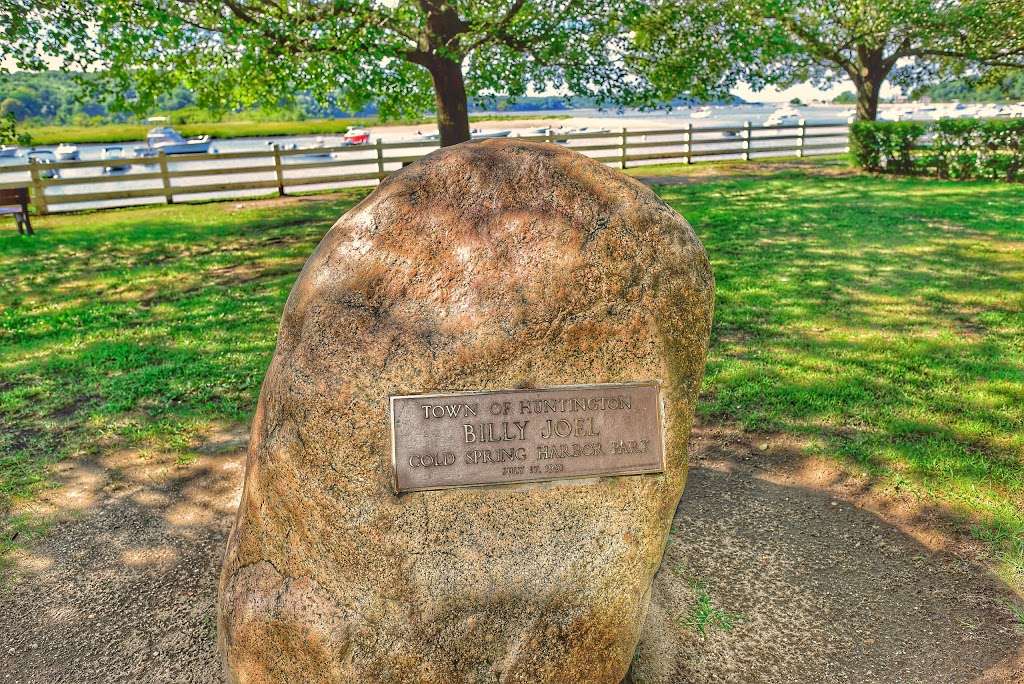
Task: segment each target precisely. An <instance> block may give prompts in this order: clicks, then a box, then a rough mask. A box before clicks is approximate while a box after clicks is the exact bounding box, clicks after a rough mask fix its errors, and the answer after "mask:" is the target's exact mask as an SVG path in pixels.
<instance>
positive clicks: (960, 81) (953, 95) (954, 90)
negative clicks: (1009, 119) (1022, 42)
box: [912, 71, 1024, 102]
mask: <svg viewBox="0 0 1024 684" xmlns="http://www.w3.org/2000/svg"><path fill="white" fill-rule="evenodd" d="M912 97H913V98H914V99H915V100H919V99H921V98H924V97H928V98H931V99H932V100H933V101H935V102H952V101H953V100H957V101H959V102H1024V71H1015V72H1012V73H1008V74H1005V75H1003V76H1002V77H1001V78H996V79H992V78H987V79H978V78H957V79H953V80H949V81H943V82H942V83H936V84H934V85H926V86H923V87H921V88H917V89H916V90H914V92H913V94H912Z"/></svg>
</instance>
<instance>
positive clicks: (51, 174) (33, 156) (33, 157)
mask: <svg viewBox="0 0 1024 684" xmlns="http://www.w3.org/2000/svg"><path fill="white" fill-rule="evenodd" d="M25 156H26V157H28V160H29V161H32V162H36V163H37V164H46V165H47V166H44V167H43V168H41V169H39V176H40V177H41V178H56V177H57V176H59V175H60V174H59V173H58V171H57V169H55V168H53V167H52V166H49V165H50V164H55V163H57V155H55V154H54V153H53V152H51V151H50V150H30V151H29V153H28V154H27V155H25Z"/></svg>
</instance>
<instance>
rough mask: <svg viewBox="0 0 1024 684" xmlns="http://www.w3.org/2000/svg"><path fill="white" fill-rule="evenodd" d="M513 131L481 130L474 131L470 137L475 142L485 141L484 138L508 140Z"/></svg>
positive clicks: (470, 133)
mask: <svg viewBox="0 0 1024 684" xmlns="http://www.w3.org/2000/svg"><path fill="white" fill-rule="evenodd" d="M511 133H512V131H481V130H480V129H474V130H472V131H470V132H469V137H471V138H472V139H473V140H483V139H484V138H507V137H508V136H509V135H510V134H511Z"/></svg>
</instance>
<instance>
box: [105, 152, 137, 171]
mask: <svg viewBox="0 0 1024 684" xmlns="http://www.w3.org/2000/svg"><path fill="white" fill-rule="evenodd" d="M102 158H103V160H104V161H109V162H111V163H110V164H105V165H104V166H103V173H117V172H119V171H127V170H128V167H130V166H131V164H125V163H118V162H121V161H122V160H126V159H128V158H129V157H128V155H127V154H126V153H125V151H124V148H123V147H119V146H111V147H104V148H103V155H102Z"/></svg>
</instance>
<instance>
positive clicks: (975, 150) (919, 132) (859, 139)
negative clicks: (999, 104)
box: [850, 119, 1024, 181]
mask: <svg viewBox="0 0 1024 684" xmlns="http://www.w3.org/2000/svg"><path fill="white" fill-rule="evenodd" d="M850 153H851V154H852V155H853V159H854V162H855V163H856V164H857V165H859V166H860V167H861V168H864V169H867V170H869V171H886V172H890V173H919V174H929V175H936V176H939V177H940V178H953V179H967V178H988V179H992V180H1006V181H1015V180H1020V179H1021V178H1022V177H1024V119H985V120H982V119H944V120H942V121H933V122H926V123H925V122H917V121H899V122H889V121H858V122H856V123H854V124H853V126H852V127H851V128H850Z"/></svg>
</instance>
